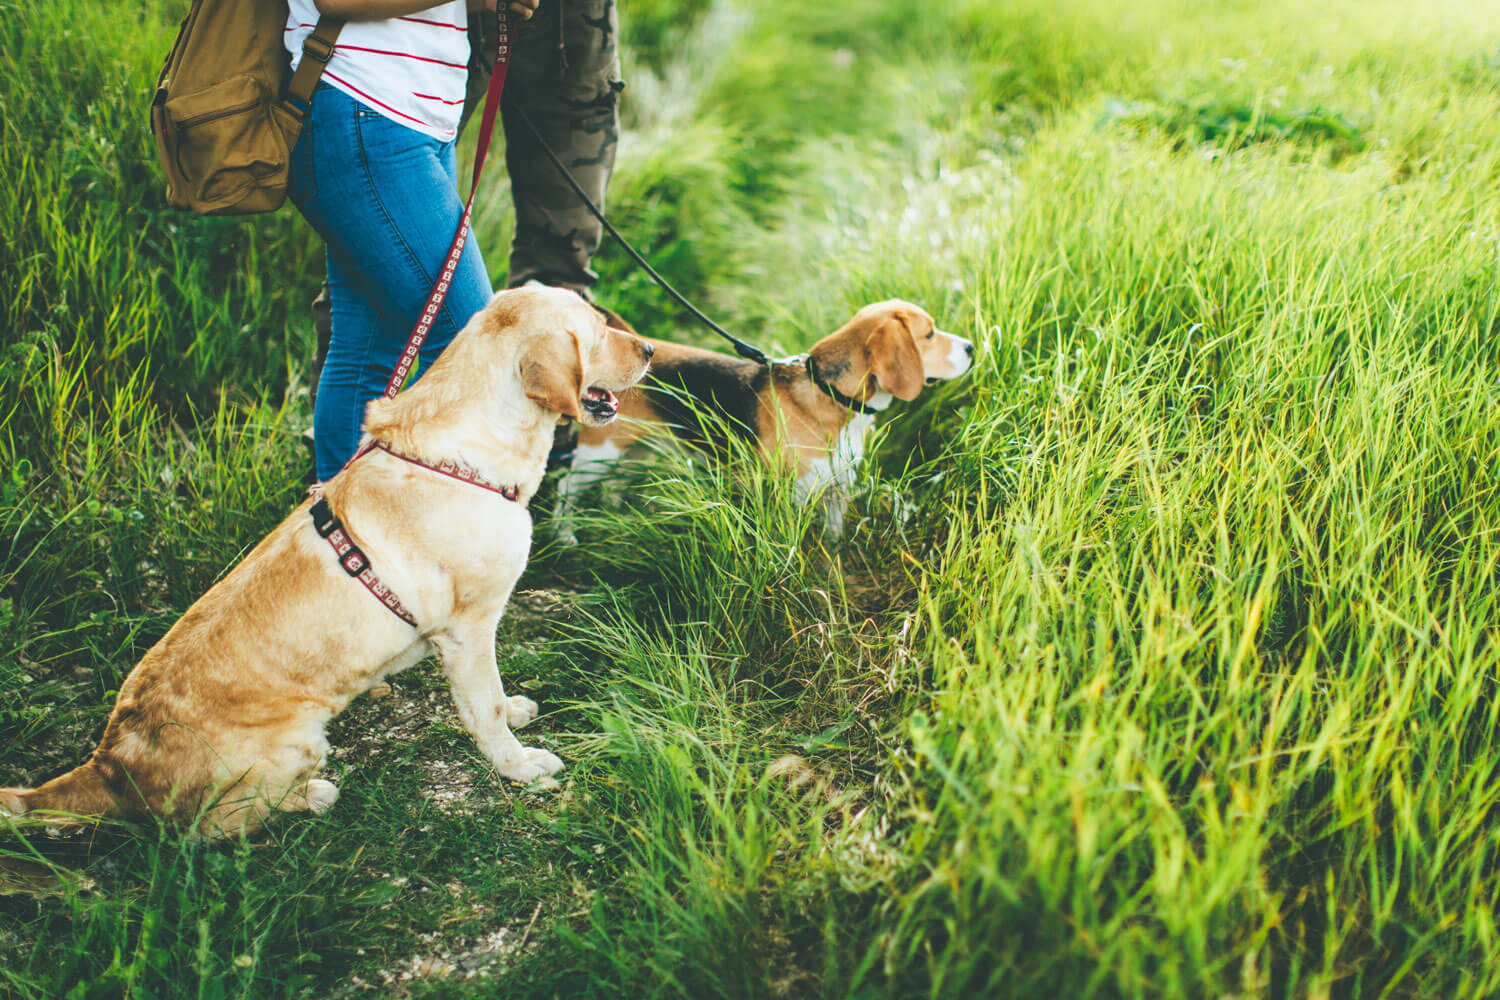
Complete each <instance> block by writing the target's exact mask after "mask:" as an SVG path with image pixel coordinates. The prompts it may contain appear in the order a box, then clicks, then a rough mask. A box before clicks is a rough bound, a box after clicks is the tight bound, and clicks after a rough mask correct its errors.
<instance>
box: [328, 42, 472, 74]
mask: <svg viewBox="0 0 1500 1000" xmlns="http://www.w3.org/2000/svg"><path fill="white" fill-rule="evenodd" d="M334 48H335V49H342V50H343V51H345V52H373V53H374V54H375V55H377V56H395V57H396V58H398V59H416V60H418V61H419V62H429V63H437V64H438V65H439V66H452V67H453V68H454V69H468V68H469V67H468V64H467V63H456V62H448V61H447V60H446V59H434V58H432V57H431V56H414V55H412V54H411V53H410V52H392V51H391V50H390V49H369V48H366V47H365V46H363V45H336V46H334Z"/></svg>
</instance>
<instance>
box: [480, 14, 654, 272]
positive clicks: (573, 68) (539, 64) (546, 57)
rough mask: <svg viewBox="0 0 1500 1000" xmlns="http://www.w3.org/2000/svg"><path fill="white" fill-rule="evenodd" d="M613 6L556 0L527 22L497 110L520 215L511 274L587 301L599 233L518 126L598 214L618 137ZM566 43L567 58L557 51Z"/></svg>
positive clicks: (617, 64)
mask: <svg viewBox="0 0 1500 1000" xmlns="http://www.w3.org/2000/svg"><path fill="white" fill-rule="evenodd" d="M616 26H617V21H616V14H615V0H555V2H553V3H544V4H542V5H541V7H540V8H538V9H537V12H536V15H535V16H533V17H532V18H531V20H529V21H525V22H523V23H522V24H521V26H520V28H519V31H518V37H517V39H516V44H515V46H514V48H513V52H514V55H513V57H512V60H511V66H510V71H509V75H508V76H507V78H506V84H505V98H504V101H503V103H502V105H501V111H502V114H503V116H504V124H505V147H506V148H505V160H506V166H507V168H508V169H509V171H510V183H511V195H512V198H513V199H514V201H515V207H516V235H515V240H514V242H513V243H512V244H511V252H510V276H509V278H508V279H507V282H506V283H507V285H509V286H510V287H512V288H514V287H516V286H518V285H523V284H525V283H526V282H527V281H531V280H536V281H541V282H542V283H544V284H548V285H561V286H563V287H565V288H571V289H573V290H574V291H576V292H578V293H580V294H581V295H583V296H584V297H585V298H590V297H591V294H590V293H591V289H592V288H593V286H594V283H595V282H596V281H597V280H598V275H596V274H595V273H594V272H593V270H592V269H590V267H589V262H590V261H591V260H592V259H593V256H594V253H595V251H597V250H598V249H599V240H600V238H601V236H602V235H603V227H602V226H601V225H600V224H599V221H598V220H597V219H595V218H594V216H593V215H592V213H590V212H589V210H588V209H587V208H585V207H584V205H583V203H582V202H580V201H579V200H578V195H577V194H575V193H574V192H573V189H572V188H570V187H569V186H568V183H567V181H565V180H564V179H563V178H562V176H561V175H560V174H559V173H558V172H557V168H556V167H555V166H553V164H552V161H551V160H549V159H548V158H547V155H546V154H545V153H544V152H542V150H541V148H540V147H539V146H538V145H537V142H536V138H535V137H534V136H533V135H532V133H531V130H530V129H529V128H527V127H526V125H525V123H524V122H522V121H521V118H520V115H521V113H522V112H524V113H525V115H526V117H527V118H528V119H530V121H531V122H532V124H534V125H535V126H536V127H537V129H538V131H540V132H541V133H542V138H543V139H545V140H546V143H547V145H548V146H549V147H551V148H552V150H553V151H554V152H556V153H557V155H558V156H559V157H560V158H561V159H562V161H563V163H564V164H566V165H567V167H568V170H569V171H570V172H571V173H572V174H573V176H574V177H575V178H577V180H578V183H579V184H580V185H581V186H582V187H583V189H584V191H586V192H588V195H589V197H590V198H591V199H592V200H593V202H594V204H596V205H598V206H599V208H600V209H601V210H602V209H603V208H604V195H605V191H606V190H607V189H608V187H609V178H610V174H611V172H612V171H613V170H614V163H615V146H616V143H617V142H618V139H619V135H620V115H619V109H618V95H619V91H620V89H621V88H622V87H623V86H624V84H622V83H621V82H620V60H619V54H618V50H617V48H616ZM559 41H561V42H562V44H563V49H562V57H561V58H560V57H559V54H558V43H559Z"/></svg>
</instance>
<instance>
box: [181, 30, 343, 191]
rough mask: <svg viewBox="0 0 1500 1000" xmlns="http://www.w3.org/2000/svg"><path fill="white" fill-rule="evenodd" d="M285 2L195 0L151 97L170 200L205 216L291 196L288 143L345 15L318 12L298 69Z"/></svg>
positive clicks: (292, 140)
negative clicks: (286, 41) (290, 51)
mask: <svg viewBox="0 0 1500 1000" xmlns="http://www.w3.org/2000/svg"><path fill="white" fill-rule="evenodd" d="M286 21H287V3H286V0H193V6H192V9H191V10H190V11H188V15H187V17H186V18H184V19H183V21H182V27H181V28H179V29H178V32H177V40H176V41H175V42H173V43H172V51H171V53H170V54H169V55H168V56H167V62H166V65H165V66H163V67H162V70H161V78H160V79H159V80H157V83H156V96H155V97H154V98H153V99H152V101H151V134H152V135H154V136H155V137H156V150H157V154H158V156H159V158H160V159H161V164H162V167H163V168H164V169H165V170H166V173H167V202H168V203H169V204H171V205H172V206H173V207H175V208H189V209H192V210H193V211H194V212H200V213H202V214H204V215H250V214H253V213H255V212H270V211H273V210H275V209H277V208H279V207H280V206H281V203H282V202H283V201H285V200H286V188H287V175H288V172H289V169H290V164H291V152H292V147H293V146H295V145H296V144H297V136H298V135H299V134H300V133H301V131H302V124H303V122H304V121H305V120H306V117H307V108H308V102H309V101H310V100H311V98H312V92H313V88H314V87H315V86H317V83H318V78H319V77H321V76H322V75H323V67H324V66H325V65H327V63H328V58H329V56H331V55H332V54H333V46H334V42H335V41H336V40H337V38H338V34H339V31H340V29H342V28H343V26H344V22H343V21H340V20H338V19H337V18H331V17H321V18H319V19H318V26H317V28H316V29H314V31H313V33H312V34H311V35H309V36H308V37H307V40H306V41H305V42H304V43H303V46H302V60H301V62H299V63H298V64H297V72H296V74H295V75H294V74H293V73H292V72H291V69H290V60H289V59H288V58H287V52H286V48H285V46H284V45H283V42H282V39H283V33H284V32H285V31H286Z"/></svg>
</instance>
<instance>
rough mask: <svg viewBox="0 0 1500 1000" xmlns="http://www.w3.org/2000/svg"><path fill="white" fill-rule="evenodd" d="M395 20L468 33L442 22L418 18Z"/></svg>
mask: <svg viewBox="0 0 1500 1000" xmlns="http://www.w3.org/2000/svg"><path fill="white" fill-rule="evenodd" d="M396 20H398V21H410V22H412V23H413V24H430V25H432V26H433V27H434V28H452V29H453V30H454V31H468V30H469V29H468V28H461V27H459V26H458V25H456V24H444V23H443V22H442V21H428V20H426V19H425V18H420V17H398V18H396Z"/></svg>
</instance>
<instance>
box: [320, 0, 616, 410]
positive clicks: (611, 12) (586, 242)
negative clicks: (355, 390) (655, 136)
mask: <svg viewBox="0 0 1500 1000" xmlns="http://www.w3.org/2000/svg"><path fill="white" fill-rule="evenodd" d="M617 27H618V20H617V17H616V12H615V0H542V2H541V5H540V6H539V7H538V8H537V11H536V13H535V14H534V15H533V16H532V17H531V19H530V20H528V21H523V22H521V24H520V27H519V30H518V31H517V33H516V38H515V39H513V45H512V49H511V62H510V69H509V71H508V72H507V75H506V80H505V95H504V98H503V99H502V101H501V106H500V113H501V121H502V123H503V125H504V128H505V163H506V168H507V169H508V170H509V172H510V184H511V199H512V201H513V202H514V203H515V211H516V232H515V238H514V240H513V241H512V243H511V251H510V274H509V277H508V279H507V281H506V284H507V285H508V286H509V287H511V288H514V287H516V286H517V285H521V284H524V283H526V282H527V281H531V280H533V279H535V280H537V281H541V282H542V283H544V284H548V285H562V286H564V287H566V288H571V289H573V290H574V291H577V292H578V293H580V294H581V295H583V296H584V297H585V298H589V299H592V297H593V296H592V289H593V286H594V283H595V282H596V281H597V280H598V275H596V274H595V273H594V272H593V270H592V269H591V268H590V267H589V262H590V261H591V260H592V259H593V256H594V253H595V251H597V250H598V249H599V241H600V238H601V237H602V236H603V232H604V227H603V226H601V225H600V224H599V221H598V220H597V219H595V218H594V217H593V215H592V214H591V213H590V212H589V210H588V209H587V208H585V207H584V206H583V203H582V202H580V201H579V200H578V195H576V194H575V193H574V192H573V189H572V188H570V187H569V186H568V183H567V181H565V180H563V178H562V176H561V175H560V174H558V172H557V168H556V167H555V166H553V165H552V162H551V161H550V160H549V159H548V158H547V154H546V153H544V152H542V150H541V148H540V147H539V146H538V145H537V140H536V137H535V136H534V135H533V133H532V131H531V129H530V128H528V127H527V126H526V123H525V121H524V120H523V118H522V116H523V115H524V116H525V119H528V120H530V122H531V124H533V125H535V126H536V130H537V131H538V132H540V133H541V135H542V138H543V140H545V142H546V143H547V145H548V146H550V147H551V148H552V150H553V151H554V152H555V153H557V155H558V156H559V157H560V158H561V159H562V161H563V163H565V164H566V165H567V167H568V170H569V171H570V172H571V173H572V174H573V176H574V178H576V179H577V181H578V183H579V185H580V186H581V187H582V188H583V189H584V191H586V192H588V195H589V197H590V198H591V199H593V201H594V204H596V205H598V206H599V207H600V209H603V208H604V194H605V191H606V189H607V188H608V187H609V178H610V174H611V173H612V172H613V171H614V165H615V145H616V143H617V142H618V140H619V135H620V115H619V110H618V102H619V93H620V89H621V88H622V87H623V86H624V84H623V83H621V82H620V57H619V50H618V48H617V47H616V41H617V38H618V32H617ZM312 312H313V326H314V328H315V329H316V331H317V337H318V353H317V357H316V359H315V360H314V362H313V368H314V370H313V372H312V387H313V389H312V391H313V396H314V401H316V397H317V385H318V378H319V376H320V375H321V374H322V370H323V358H324V357H325V356H326V355H327V353H328V340H329V336H330V335H331V332H332V330H331V319H330V311H329V302H328V286H327V285H326V284H325V285H324V286H323V289H322V291H321V292H320V293H319V295H318V297H317V299H316V300H315V301H314V302H313V304H312ZM412 321H413V322H414V323H415V322H416V317H415V316H414V317H412Z"/></svg>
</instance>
